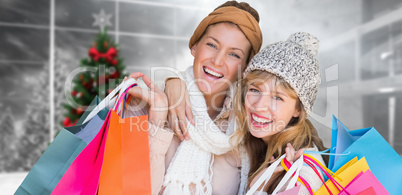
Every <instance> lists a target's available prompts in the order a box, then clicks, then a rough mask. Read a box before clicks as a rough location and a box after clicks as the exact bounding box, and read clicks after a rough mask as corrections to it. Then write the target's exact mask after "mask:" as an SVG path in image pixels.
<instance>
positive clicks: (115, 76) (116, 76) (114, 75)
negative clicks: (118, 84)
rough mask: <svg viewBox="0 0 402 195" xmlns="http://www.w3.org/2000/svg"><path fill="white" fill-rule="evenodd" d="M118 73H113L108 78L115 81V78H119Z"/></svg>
mask: <svg viewBox="0 0 402 195" xmlns="http://www.w3.org/2000/svg"><path fill="white" fill-rule="evenodd" d="M119 76H120V75H119V73H118V72H117V71H114V72H113V73H112V74H110V78H113V79H115V78H119Z"/></svg>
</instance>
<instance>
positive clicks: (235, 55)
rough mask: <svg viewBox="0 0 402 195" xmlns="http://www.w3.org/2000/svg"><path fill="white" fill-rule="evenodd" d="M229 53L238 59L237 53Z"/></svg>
mask: <svg viewBox="0 0 402 195" xmlns="http://www.w3.org/2000/svg"><path fill="white" fill-rule="evenodd" d="M229 55H231V56H233V57H235V58H237V59H240V56H239V55H237V54H236V53H231V54H229Z"/></svg>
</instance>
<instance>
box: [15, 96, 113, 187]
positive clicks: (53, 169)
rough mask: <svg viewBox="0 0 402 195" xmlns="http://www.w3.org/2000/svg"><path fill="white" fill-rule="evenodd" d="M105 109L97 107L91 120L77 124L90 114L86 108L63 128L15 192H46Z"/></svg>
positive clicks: (99, 123)
mask: <svg viewBox="0 0 402 195" xmlns="http://www.w3.org/2000/svg"><path fill="white" fill-rule="evenodd" d="M99 102H100V99H99V98H98V97H95V99H94V100H93V101H92V103H91V105H90V106H92V107H93V106H96V105H98V104H99ZM88 108H91V107H88ZM108 111H109V109H106V108H105V109H103V110H100V111H99V112H98V113H97V115H96V116H95V117H93V118H92V119H91V120H89V121H88V122H86V123H84V124H81V123H82V121H84V119H85V118H86V117H87V116H88V114H89V113H90V110H86V112H85V113H84V114H83V115H82V116H81V118H80V119H79V121H78V122H77V124H78V125H76V126H71V127H65V128H63V129H62V130H61V131H60V132H59V134H58V135H57V136H56V138H55V139H54V140H53V142H52V143H51V144H50V145H49V147H48V148H47V149H46V151H45V152H44V153H43V154H42V156H41V157H40V158H39V160H38V161H37V162H36V163H35V165H34V166H33V167H32V169H31V171H30V172H29V173H28V175H27V176H26V177H25V179H24V181H23V182H22V183H21V185H20V186H19V188H18V189H17V191H16V192H15V194H16V195H20V194H50V193H51V192H52V191H53V189H54V188H55V187H56V185H57V184H58V182H59V181H60V179H61V177H62V176H63V175H64V173H65V172H66V170H67V169H68V167H69V166H70V165H71V163H72V162H73V161H74V159H75V158H76V157H77V156H78V154H80V152H81V151H82V150H83V149H84V148H85V147H86V146H87V144H88V143H89V142H90V141H91V140H92V139H93V138H94V137H95V135H96V134H97V133H98V132H99V130H100V129H101V127H102V125H103V121H104V120H105V118H106V115H107V113H108Z"/></svg>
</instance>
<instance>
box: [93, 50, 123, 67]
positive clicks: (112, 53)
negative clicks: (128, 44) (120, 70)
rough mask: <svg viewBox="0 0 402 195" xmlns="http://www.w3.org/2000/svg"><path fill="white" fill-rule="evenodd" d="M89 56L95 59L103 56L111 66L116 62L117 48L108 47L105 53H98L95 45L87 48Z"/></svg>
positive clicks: (97, 59)
mask: <svg viewBox="0 0 402 195" xmlns="http://www.w3.org/2000/svg"><path fill="white" fill-rule="evenodd" d="M88 53H89V56H90V57H91V58H92V59H93V60H95V61H97V62H98V61H99V59H100V58H105V59H106V61H107V62H109V63H111V64H112V65H113V66H115V65H116V64H117V60H116V59H114V58H116V57H117V50H116V49H115V48H114V47H110V48H109V49H108V50H107V52H106V53H100V52H99V51H98V50H97V49H96V48H95V47H91V48H90V49H89V52H88Z"/></svg>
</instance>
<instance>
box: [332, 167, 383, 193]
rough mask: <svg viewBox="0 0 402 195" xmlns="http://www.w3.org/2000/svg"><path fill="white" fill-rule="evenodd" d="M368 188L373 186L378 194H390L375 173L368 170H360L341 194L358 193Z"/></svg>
mask: <svg viewBox="0 0 402 195" xmlns="http://www.w3.org/2000/svg"><path fill="white" fill-rule="evenodd" d="M367 188H372V189H373V190H374V192H375V193H376V194H381V195H387V194H389V193H388V192H387V190H386V189H385V188H384V186H383V185H381V183H380V182H379V181H378V180H377V178H376V177H375V176H374V175H373V173H371V171H370V170H367V171H366V172H360V173H359V174H358V175H357V176H356V177H355V178H354V179H353V180H352V181H351V182H350V183H349V184H348V185H347V186H346V187H345V188H344V189H343V191H342V192H341V193H339V195H350V194H358V193H360V192H362V191H365V190H366V189H367Z"/></svg>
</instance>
